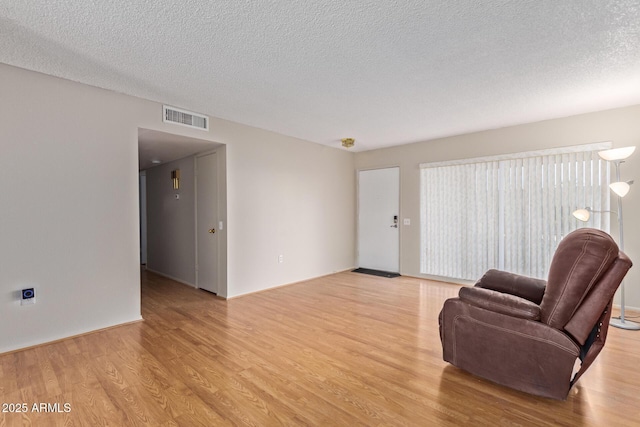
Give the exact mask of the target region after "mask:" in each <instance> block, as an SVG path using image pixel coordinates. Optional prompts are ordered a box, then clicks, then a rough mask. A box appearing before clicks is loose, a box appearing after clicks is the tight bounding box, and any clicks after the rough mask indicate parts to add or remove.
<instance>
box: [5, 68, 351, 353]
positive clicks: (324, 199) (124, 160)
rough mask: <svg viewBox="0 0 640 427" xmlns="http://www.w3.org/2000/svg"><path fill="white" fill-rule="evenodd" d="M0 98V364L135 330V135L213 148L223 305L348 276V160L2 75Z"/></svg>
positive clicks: (79, 89) (65, 86) (98, 93)
mask: <svg viewBox="0 0 640 427" xmlns="http://www.w3.org/2000/svg"><path fill="white" fill-rule="evenodd" d="M0 94H1V95H0V118H1V122H0V149H1V152H0V153H1V155H0V180H1V181H0V182H2V183H3V191H2V195H3V200H2V208H1V211H0V215H1V217H0V241H1V242H2V245H0V312H1V313H2V322H0V352H3V351H8V350H12V349H16V348H21V347H25V346H28V345H33V344H38V343H42V342H46V341H51V340H55V339H58V338H63V337H67V336H70V335H74V334H79V333H83V332H87V331H91V330H95V329H99V328H103V327H107V326H111V325H116V324H120V323H124V322H128V321H134V320H137V319H140V288H139V235H138V232H139V223H138V191H139V190H138V162H137V152H138V141H137V138H138V128H144V129H151V130H157V131H162V132H167V133H173V134H180V135H185V136H189V137H193V138H199V139H206V140H209V141H213V142H220V143H223V144H226V147H225V150H226V158H227V164H226V170H225V169H224V168H222V172H221V173H226V175H225V176H224V177H223V178H224V179H223V180H221V181H222V182H226V188H225V189H224V190H226V193H224V194H223V195H222V197H224V198H226V199H227V211H226V213H225V214H224V216H226V217H225V218H223V220H225V219H226V225H227V227H226V232H225V233H224V238H226V239H228V244H227V253H226V258H224V255H223V263H224V262H225V260H226V264H225V267H226V270H227V277H228V281H227V286H226V289H225V290H224V291H225V294H226V295H228V296H237V295H241V294H244V293H247V292H253V291H258V290H262V289H267V288H269V287H272V286H277V285H282V284H286V283H290V282H295V281H299V280H303V279H306V278H310V277H314V276H318V275H322V274H327V273H332V272H334V271H338V270H343V269H346V268H350V267H352V266H353V265H354V252H355V249H354V248H355V231H354V230H355V177H354V174H353V170H354V155H353V154H352V153H348V152H344V151H341V150H337V149H331V148H326V147H323V146H319V145H317V144H312V143H310V142H306V141H300V140H297V139H294V138H289V137H285V136H282V135H278V134H275V133H272V132H267V131H263V130H259V129H255V128H251V127H248V126H242V125H239V124H235V123H231V122H228V121H224V120H218V119H214V118H212V120H211V122H210V125H211V131H210V132H208V133H204V132H201V131H198V130H191V129H188V128H184V127H181V126H175V125H170V124H164V123H162V121H161V111H162V105H161V104H159V103H156V102H151V101H146V100H142V99H138V98H133V97H129V96H125V95H121V94H116V93H113V92H109V91H105V90H101V89H96V88H93V87H89V86H85V85H81V84H77V83H73V82H70V81H67V80H62V79H58V78H54V77H50V76H46V75H43V74H39V73H34V72H29V71H25V70H21V69H18V68H14V67H10V66H7V65H4V64H0ZM204 113H206V111H205V112H204ZM280 254H283V255H284V263H282V264H279V263H278V262H277V257H278V255H280ZM24 287H35V288H36V292H37V303H36V304H35V305H32V306H24V307H23V306H20V303H19V296H18V292H19V290H20V289H22V288H24Z"/></svg>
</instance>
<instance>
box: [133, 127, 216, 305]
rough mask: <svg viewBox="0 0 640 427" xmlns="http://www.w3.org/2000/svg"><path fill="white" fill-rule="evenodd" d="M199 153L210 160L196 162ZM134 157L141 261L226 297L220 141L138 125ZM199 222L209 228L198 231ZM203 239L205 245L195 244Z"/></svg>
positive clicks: (159, 271) (185, 281)
mask: <svg viewBox="0 0 640 427" xmlns="http://www.w3.org/2000/svg"><path fill="white" fill-rule="evenodd" d="M205 155H206V156H205ZM203 156H205V157H206V158H207V159H209V160H210V161H209V162H207V163H206V164H205V163H202V162H200V161H199V160H198V159H200V158H201V157H203ZM138 159H139V174H140V176H139V177H140V192H139V196H140V261H141V264H144V265H143V267H144V268H145V269H146V270H148V271H151V272H154V273H156V274H159V275H161V276H164V277H167V278H170V279H173V280H175V281H177V282H180V283H183V284H187V285H189V286H193V287H196V288H202V289H204V290H207V291H210V292H213V293H215V294H217V295H219V296H223V297H226V290H227V285H226V262H225V261H224V260H226V248H227V240H226V227H225V225H226V224H225V223H226V146H225V145H224V144H219V143H215V142H212V141H207V140H201V139H197V138H192V137H186V136H182V135H176V134H170V133H166V132H160V131H155V130H150V129H141V128H140V129H138ZM211 159H213V161H211ZM198 188H205V191H206V192H205V193H203V192H202V191H200V192H199V191H198ZM207 189H208V190H207ZM212 189H213V190H215V191H213V190H212ZM205 196H206V197H205ZM198 207H200V209H198ZM206 207H209V209H208V210H206V209H204V208H206ZM203 215H207V217H206V218H204V217H203ZM204 223H206V224H209V227H208V228H207V230H215V232H211V233H207V236H200V229H201V228H202V227H200V226H199V225H202V224H204ZM220 225H222V227H220ZM214 233H215V234H214ZM207 238H208V239H209V243H210V244H209V245H208V246H202V245H199V244H198V242H199V241H200V242H201V243H202V241H203V240H204V239H207ZM201 266H203V267H205V268H206V270H207V272H206V274H205V275H204V276H203V275H201V274H199V273H200V272H201ZM204 280H208V282H204Z"/></svg>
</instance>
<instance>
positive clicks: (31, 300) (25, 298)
mask: <svg viewBox="0 0 640 427" xmlns="http://www.w3.org/2000/svg"><path fill="white" fill-rule="evenodd" d="M35 303H36V290H35V289H34V288H27V289H23V290H22V299H21V300H20V305H27V304H35Z"/></svg>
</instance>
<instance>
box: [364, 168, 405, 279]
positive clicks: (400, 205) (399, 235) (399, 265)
mask: <svg viewBox="0 0 640 427" xmlns="http://www.w3.org/2000/svg"><path fill="white" fill-rule="evenodd" d="M392 168H397V169H398V271H397V273H401V271H402V265H401V260H402V256H401V254H402V224H403V221H402V213H401V212H402V203H401V202H402V173H401V172H402V168H401V167H400V165H399V164H396V163H394V164H390V165H385V166H375V167H366V168H360V169H356V260H357V262H358V267H359V266H360V265H359V264H360V172H366V171H373V170H380V169H392Z"/></svg>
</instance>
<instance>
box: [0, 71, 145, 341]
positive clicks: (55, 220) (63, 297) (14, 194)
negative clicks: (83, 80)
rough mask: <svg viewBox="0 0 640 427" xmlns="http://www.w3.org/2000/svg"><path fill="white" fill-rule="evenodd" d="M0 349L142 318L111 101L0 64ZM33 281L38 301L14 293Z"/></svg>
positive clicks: (133, 218) (132, 227)
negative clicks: (23, 302)
mask: <svg viewBox="0 0 640 427" xmlns="http://www.w3.org/2000/svg"><path fill="white" fill-rule="evenodd" d="M0 94H1V95H0V117H1V119H0V120H1V122H0V145H1V155H0V182H2V183H3V190H2V202H1V206H2V207H1V208H0V209H1V210H0V212H1V213H0V242H2V244H1V245H0V313H2V314H1V315H0V316H1V319H2V321H0V352H3V351H8V350H12V349H15V348H20V347H25V346H29V345H33V344H37V343H41V342H44V341H51V340H55V339H58V338H62V337H66V336H69V335H74V334H80V333H83V332H87V331H91V330H94V329H98V328H104V327H107V326H111V325H116V324H120V323H124V322H129V321H134V320H137V319H140V289H139V274H140V273H139V246H138V207H137V206H138V171H137V168H138V167H137V128H136V126H135V124H134V123H133V122H132V121H131V119H130V117H128V111H126V109H122V108H121V102H120V101H119V100H120V98H121V96H120V95H116V94H113V93H108V92H104V91H98V90H96V89H93V88H90V87H88V86H81V85H77V84H73V83H71V82H68V81H64V80H60V79H53V78H49V77H45V76H43V75H39V74H36V73H29V72H25V71H22V70H19V69H17V68H12V67H8V66H5V65H0ZM24 287H35V288H36V300H37V302H36V304H35V305H31V306H20V302H19V300H18V295H17V294H16V293H17V291H18V290H19V289H21V288H24Z"/></svg>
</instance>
